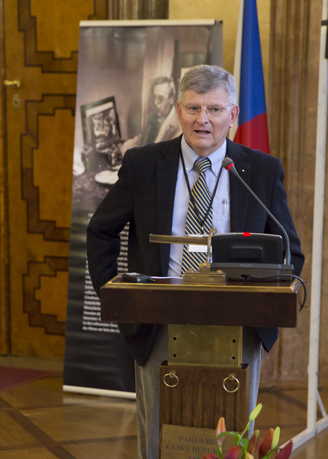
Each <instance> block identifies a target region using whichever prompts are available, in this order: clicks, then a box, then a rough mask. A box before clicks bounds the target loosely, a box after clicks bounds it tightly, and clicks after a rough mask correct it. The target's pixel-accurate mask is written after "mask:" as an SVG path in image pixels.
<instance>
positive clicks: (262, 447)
mask: <svg viewBox="0 0 328 459" xmlns="http://www.w3.org/2000/svg"><path fill="white" fill-rule="evenodd" d="M261 409H262V404H261V403H259V404H258V405H257V406H256V407H255V408H254V410H253V411H252V412H251V414H250V416H249V419H248V422H247V424H246V427H245V429H244V431H243V433H242V434H239V433H237V432H227V431H226V428H225V420H224V418H220V419H219V422H218V426H217V429H216V435H217V442H218V445H219V449H218V451H217V454H207V455H206V456H204V457H203V459H237V458H238V457H239V455H240V451H242V456H241V459H255V458H258V459H270V457H271V454H272V453H274V452H277V451H278V443H279V438H280V427H276V428H275V429H272V428H270V429H269V430H268V432H267V434H266V436H265V437H264V439H263V440H262V442H261V443H260V440H259V435H260V431H259V430H255V432H254V433H253V435H252V436H251V438H244V435H245V433H246V432H247V431H248V429H249V426H250V424H251V422H253V421H254V420H255V419H256V418H257V416H258V415H259V414H260V411H261ZM228 435H232V436H233V437H234V446H233V447H232V448H230V449H229V451H228V452H227V454H226V455H225V456H224V455H223V452H222V445H223V443H224V438H225V437H226V436H228ZM292 449H293V440H290V441H289V442H288V443H287V444H286V445H285V446H284V448H282V449H281V450H280V451H279V452H278V454H277V456H276V457H275V459H288V458H289V456H290V455H291V452H292Z"/></svg>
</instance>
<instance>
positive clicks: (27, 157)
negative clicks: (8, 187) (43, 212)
mask: <svg viewBox="0 0 328 459" xmlns="http://www.w3.org/2000/svg"><path fill="white" fill-rule="evenodd" d="M75 101H76V96H75V95H71V96H69V95H45V94H44V95H43V96H42V100H41V101H26V103H25V108H26V132H25V134H23V135H22V136H21V158H22V161H21V162H22V199H23V200H25V201H26V202H27V228H28V232H30V233H39V234H43V237H44V239H45V240H54V241H69V238H70V228H58V227H57V226H56V222H55V221H49V220H42V219H41V218H40V206H39V190H38V188H37V187H36V186H34V184H33V151H34V150H35V149H37V148H38V146H39V117H40V116H45V115H47V116H55V111H56V110H58V109H69V110H70V111H71V113H72V115H73V116H74V114H75Z"/></svg>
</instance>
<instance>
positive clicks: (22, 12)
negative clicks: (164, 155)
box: [0, 0, 108, 357]
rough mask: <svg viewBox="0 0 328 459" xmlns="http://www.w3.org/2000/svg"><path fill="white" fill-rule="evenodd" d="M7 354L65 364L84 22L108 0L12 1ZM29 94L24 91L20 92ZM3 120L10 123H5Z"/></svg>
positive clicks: (4, 224) (1, 223)
mask: <svg viewBox="0 0 328 459" xmlns="http://www.w3.org/2000/svg"><path fill="white" fill-rule="evenodd" d="M0 8H1V12H2V24H3V29H2V37H3V41H2V64H1V67H2V85H3V84H4V83H5V80H8V81H9V82H10V81H12V80H20V83H19V85H17V84H16V86H15V85H12V84H11V83H8V82H7V84H8V86H5V87H4V86H3V92H2V99H3V119H2V123H3V127H4V129H3V132H4V133H5V134H4V136H3V141H4V143H3V146H4V148H3V150H2V149H0V159H1V160H2V162H3V165H2V167H1V165H0V170H1V174H0V228H1V230H0V236H1V242H0V263H1V265H0V276H1V278H0V287H1V293H0V321H1V327H0V333H1V339H0V352H1V353H12V354H20V355H24V354H26V355H39V356H47V357H61V356H63V351H64V333H65V319H66V306H67V288H68V257H69V238H70V219H71V185H72V159H73V140H74V110H75V92H76V75H77V58H78V37H79V21H80V20H88V19H106V18H107V16H108V12H107V1H106V0H83V1H81V0H46V1H44V0H15V1H13V0H2V1H1V2H0ZM18 86H19V87H18ZM0 121H1V120H0Z"/></svg>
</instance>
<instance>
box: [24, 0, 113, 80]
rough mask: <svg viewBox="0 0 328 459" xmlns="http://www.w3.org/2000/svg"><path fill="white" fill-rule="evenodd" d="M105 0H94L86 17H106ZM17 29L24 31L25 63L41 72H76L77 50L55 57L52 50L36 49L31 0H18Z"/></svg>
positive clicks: (35, 30)
mask: <svg viewBox="0 0 328 459" xmlns="http://www.w3.org/2000/svg"><path fill="white" fill-rule="evenodd" d="M107 11H108V8H107V1H106V0H94V13H93V14H92V15H89V16H88V19H107V14H108V13H107ZM18 30H19V31H20V32H24V36H25V37H24V46H25V65H26V66H27V67H32V66H33V67H35V66H37V67H41V68H42V72H48V73H76V72H77V56H78V50H77V49H76V50H72V51H71V56H70V58H56V57H55V54H54V51H53V50H49V51H38V49H37V21H36V17H35V16H32V15H31V0H18Z"/></svg>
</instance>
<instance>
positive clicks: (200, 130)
mask: <svg viewBox="0 0 328 459" xmlns="http://www.w3.org/2000/svg"><path fill="white" fill-rule="evenodd" d="M195 132H196V133H197V134H210V131H206V130H205V129H195Z"/></svg>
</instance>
